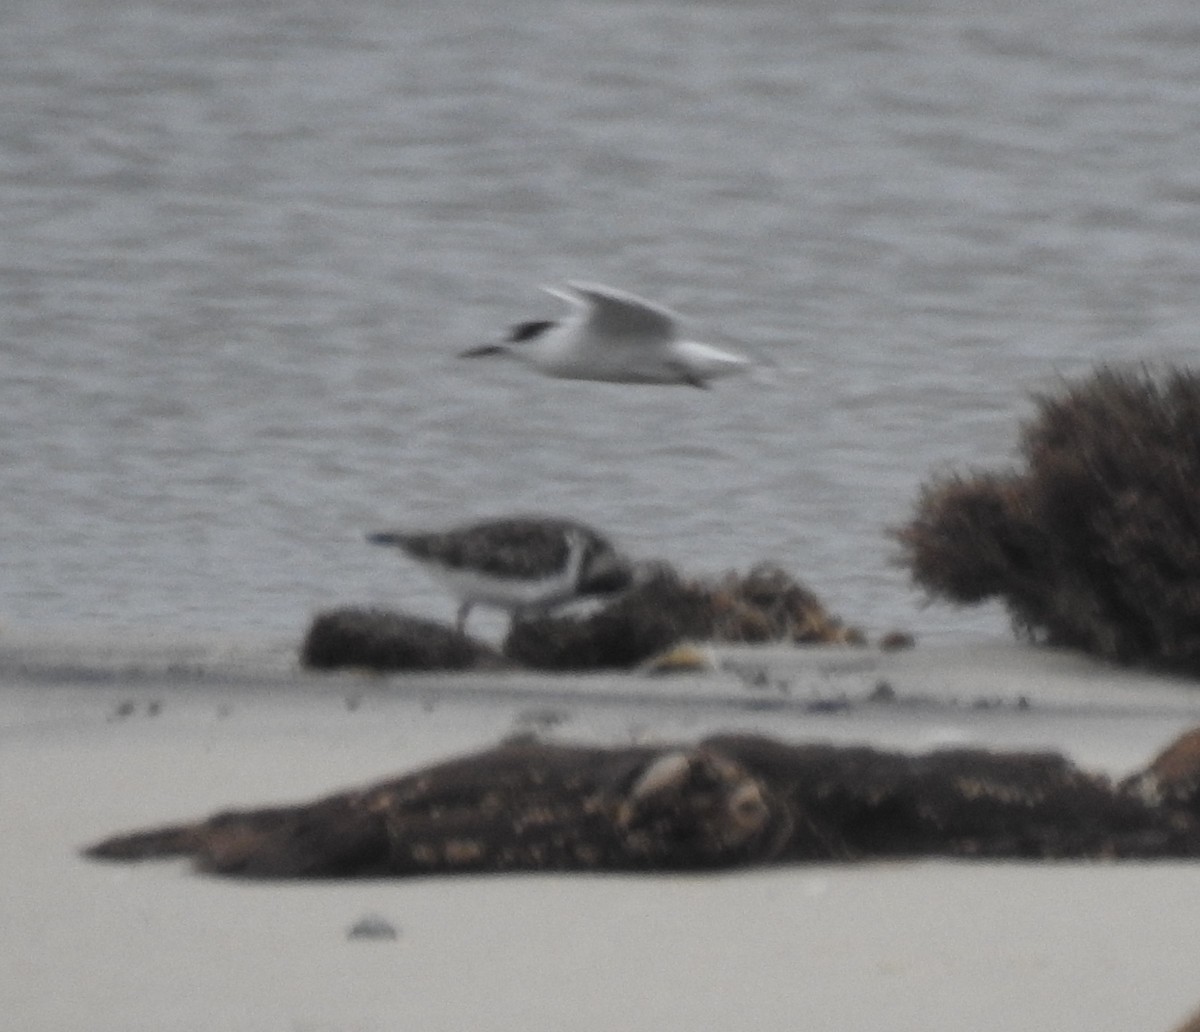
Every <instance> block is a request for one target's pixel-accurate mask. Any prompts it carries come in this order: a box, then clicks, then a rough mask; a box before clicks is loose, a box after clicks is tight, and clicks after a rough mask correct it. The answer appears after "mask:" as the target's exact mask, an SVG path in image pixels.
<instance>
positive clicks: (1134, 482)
mask: <svg viewBox="0 0 1200 1032" xmlns="http://www.w3.org/2000/svg"><path fill="white" fill-rule="evenodd" d="M1034 400H1035V403H1036V406H1037V410H1036V413H1035V416H1034V417H1033V418H1032V419H1031V420H1029V421H1028V422H1027V423H1026V424H1024V425H1023V426H1022V428H1021V434H1020V454H1021V456H1022V457H1023V459H1024V463H1025V468H1024V469H1014V470H1007V471H1001V472H981V473H973V474H970V475H965V476H964V475H948V476H944V477H940V478H937V479H935V480H933V481H932V482H930V483H928V484H926V485H925V486H924V487H923V489H922V491H921V495H920V498H919V500H918V503H917V507H916V513H915V515H914V517H913V519H912V520H911V521H910V522H909V523H908V524H906V525H905V526H903V527H900V528H898V529H897V530H895V531H893V536H894V537H895V538H896V539H897V540H898V541H899V543H900V545H901V547H902V550H903V552H902V557H901V559H902V562H904V563H905V564H906V565H907V566H908V568H909V570H910V572H911V575H912V579H913V581H914V582H915V583H916V584H918V585H920V586H921V587H923V588H924V589H925V590H926V591H928V592H929V593H930V595H932V596H934V597H942V598H945V599H948V600H950V601H953V602H958V603H967V604H969V603H976V602H980V601H983V600H985V599H989V598H999V599H1001V600H1003V602H1004V603H1005V605H1006V606H1007V608H1008V610H1009V613H1010V614H1011V616H1012V619H1013V623H1014V626H1015V627H1016V629H1017V630H1018V631H1019V632H1021V633H1025V634H1027V635H1028V636H1030V637H1031V638H1033V639H1034V640H1039V641H1045V642H1047V643H1049V644H1054V645H1064V646H1069V647H1073V648H1078V649H1082V650H1083V651H1085V652H1088V653H1091V654H1093V655H1097V656H1100V657H1103V658H1105V659H1109V660H1113V661H1116V662H1119V663H1126V664H1146V665H1154V666H1159V667H1165V668H1170V669H1175V670H1180V671H1186V672H1189V673H1192V674H1200V376H1198V375H1197V374H1196V373H1193V372H1190V371H1188V370H1184V369H1178V368H1173V369H1170V370H1168V371H1166V372H1165V373H1163V374H1161V375H1158V376H1154V375H1151V374H1150V373H1149V372H1148V371H1146V370H1144V369H1142V370H1138V371H1122V370H1117V369H1113V368H1108V367H1104V368H1101V369H1100V370H1098V371H1097V372H1096V373H1095V374H1094V375H1092V376H1091V377H1089V378H1087V379H1085V380H1082V381H1079V382H1077V383H1074V384H1069V385H1067V388H1066V390H1065V391H1063V392H1062V393H1061V394H1057V395H1038V396H1036V397H1035V399H1034Z"/></svg>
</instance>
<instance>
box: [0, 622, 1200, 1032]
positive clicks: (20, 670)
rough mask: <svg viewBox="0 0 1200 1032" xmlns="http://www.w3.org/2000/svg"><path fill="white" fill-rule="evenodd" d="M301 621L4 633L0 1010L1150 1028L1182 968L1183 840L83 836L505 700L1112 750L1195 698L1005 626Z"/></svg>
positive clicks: (779, 728)
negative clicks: (623, 856)
mask: <svg viewBox="0 0 1200 1032" xmlns="http://www.w3.org/2000/svg"><path fill="white" fill-rule="evenodd" d="M294 646H295V643H294V642H291V641H285V640H250V639H246V640H235V639H232V638H229V637H220V636H210V637H204V636H187V635H176V636H143V637H135V636H130V635H128V634H126V633H122V632H119V631H117V630H112V629H109V630H81V629H79V628H67V629H62V628H55V629H21V628H5V629H3V631H2V632H0V736H2V740H3V748H0V785H3V786H4V790H3V792H0V821H2V822H3V823H2V826H3V827H4V828H5V829H6V835H5V848H4V850H3V853H2V854H0V855H2V856H3V857H4V863H5V865H6V868H7V870H6V873H7V875H8V877H7V878H6V879H5V887H4V889H3V890H2V891H0V921H2V923H3V927H4V928H5V933H6V934H5V935H4V936H3V937H2V938H0V971H2V972H4V974H3V975H2V976H0V978H2V980H3V982H4V989H5V991H4V999H5V1004H6V1007H5V1012H6V1022H8V1023H10V1024H11V1027H13V1028H21V1029H26V1030H41V1029H45V1030H51V1029H53V1030H56V1032H57V1030H62V1029H85V1028H86V1029H92V1030H113V1032H116V1030H122V1032H124V1030H140V1029H145V1030H151V1029H153V1030H175V1029H179V1030H183V1029H188V1030H191V1029H196V1030H208V1029H212V1030H218V1029H220V1030H226V1029H231V1030H242V1029H244V1030H247V1032H249V1030H255V1032H261V1030H270V1029H280V1030H321V1032H327V1030H328V1032H343V1030H344V1032H365V1030H376V1029H378V1030H385V1029H386V1030H390V1029H396V1028H413V1029H422V1030H433V1029H445V1030H448V1032H449V1030H459V1029H473V1030H493V1029H494V1030H497V1032H498V1030H501V1029H504V1030H508V1029H515V1028H519V1029H522V1030H523V1032H539V1030H546V1032H551V1030H553V1032H560V1030H562V1029H564V1028H572V1029H575V1030H582V1032H591V1030H596V1032H601V1030H605V1032H607V1030H612V1029H621V1030H622V1032H640V1030H643V1029H645V1030H647V1032H649V1030H654V1032H665V1030H670V1029H674V1028H687V1029H689V1032H690V1030H696V1029H701V1030H703V1029H712V1030H714V1032H715V1030H718V1029H720V1030H730V1029H755V1030H774V1029H779V1030H781V1032H782V1030H789V1032H791V1030H794V1029H796V1028H821V1029H831V1030H833V1029H843V1030H846V1032H851V1030H859V1029H872V1030H878V1032H885V1030H886V1032H903V1030H910V1029H911V1030H913V1032H917V1030H921V1032H940V1030H947V1032H949V1030H952V1029H953V1030H967V1029H969V1030H971V1032H990V1030H995V1032H1001V1030H1003V1032H1015V1030H1025V1029H1027V1030H1030V1032H1033V1030H1035V1029H1036V1030H1038V1032H1042V1030H1044V1029H1046V1028H1054V1029H1056V1030H1062V1032H1071V1030H1079V1032H1084V1030H1086V1032H1106V1030H1111V1032H1130V1030H1134V1029H1139V1030H1140V1029H1147V1030H1154V1032H1157V1030H1163V1032H1165V1030H1166V1029H1168V1028H1170V1027H1172V1025H1173V1023H1178V1022H1179V1021H1181V1020H1182V1019H1183V1018H1184V1017H1185V1016H1186V1015H1187V1013H1188V1012H1189V1011H1190V1010H1191V1009H1193V1008H1194V1006H1195V1004H1196V1002H1197V1000H1198V998H1200V982H1197V980H1196V968H1195V957H1196V956H1197V955H1200V894H1198V893H1196V891H1195V881H1196V875H1197V872H1196V869H1195V865H1194V864H1186V863H1152V864H1147V863H1135V864H1112V863H1100V862H1095V863H1064V864H973V863H950V862H942V861H919V862H904V863H873V864H860V865H844V866H837V865H816V866H806V867H792V868H777V869H772V870H767V871H754V872H738V873H728V874H717V875H700V876H692V875H689V876H678V875H670V876H651V877H645V876H626V875H604V876H576V875H570V876H567V875H550V876H542V875H536V876H531V875H520V876H512V877H494V876H491V877H464V878H431V879H418V880H412V881H382V880H381V881H365V882H334V883H311V882H310V883H296V884H291V883H274V884H269V883H268V884H261V883H259V884H249V883H241V882H236V881H227V880H221V879H215V878H209V877H203V876H199V875H196V874H194V873H193V872H192V871H191V870H190V869H189V868H188V866H187V865H186V863H182V862H177V861H169V862H163V863H149V864H143V865H129V866H127V865H111V864H103V863H96V862H89V861H85V860H83V859H81V858H80V857H79V856H78V854H77V852H76V851H77V849H78V847H79V846H81V845H83V844H85V843H88V842H91V841H93V840H95V839H98V838H100V837H102V836H104V835H107V834H110V833H112V832H115V831H119V830H123V829H128V828H135V827H142V826H146V825H152V824H155V823H159V822H164V821H172V820H178V819H184V818H193V817H199V816H203V815H205V814H207V813H209V812H211V811H213V810H216V809H220V808H223V807H227V806H235V805H248V804H253V805H258V804H265V803H268V802H271V801H274V800H278V801H291V800H295V799H304V798H307V797H310V796H313V795H316V794H320V793H325V792H328V791H332V790H334V789H337V788H340V787H345V786H350V785H354V784H356V783H360V782H368V781H373V780H376V779H378V778H380V777H382V776H384V775H387V774H389V773H393V772H397V771H400V770H404V769H408V768H411V767H414V766H417V765H419V764H423V763H426V762H429V761H432V760H436V759H441V758H444V757H447V756H450V755H452V754H454V753H458V752H462V751H466V750H470V749H477V748H480V747H483V746H486V745H490V744H493V743H494V742H496V741H497V740H498V739H499V738H501V737H503V736H505V735H508V734H511V733H513V732H518V731H533V732H536V733H538V734H541V735H543V736H545V737H547V738H550V739H553V740H563V741H589V742H599V743H608V744H616V743H625V742H629V741H658V740H671V739H680V738H683V739H693V738H698V737H700V736H702V735H705V734H708V733H711V732H713V731H716V730H718V729H725V730H728V729H734V728H737V729H752V730H757V731H763V732H766V733H769V734H773V735H776V736H778V737H781V738H786V739H790V740H795V741H803V740H808V741H815V740H823V741H837V742H867V743H871V744H876V745H881V746H887V747H891V748H905V749H913V750H923V749H929V748H934V747H937V746H940V745H959V744H969V745H990V746H995V747H997V748H1027V747H1037V748H1047V747H1048V748H1055V749H1060V750H1062V751H1064V752H1066V753H1068V754H1069V755H1070V756H1071V757H1072V758H1073V759H1075V760H1076V761H1077V762H1079V763H1080V764H1082V765H1084V766H1088V767H1090V768H1093V769H1097V770H1103V771H1107V772H1109V773H1111V774H1112V775H1114V776H1120V775H1123V774H1126V773H1128V772H1129V771H1131V770H1133V769H1135V768H1137V767H1138V766H1140V765H1141V764H1143V763H1144V762H1145V761H1146V760H1147V759H1149V758H1150V756H1151V755H1153V753H1154V752H1155V751H1156V750H1158V749H1159V748H1160V747H1162V746H1163V745H1165V744H1166V743H1167V742H1168V741H1169V740H1170V739H1171V738H1172V737H1173V736H1174V735H1175V734H1177V733H1178V732H1179V731H1181V730H1183V729H1185V728H1188V727H1191V726H1195V725H1200V687H1198V686H1197V685H1195V684H1194V683H1193V682H1188V681H1184V680H1176V679H1172V678H1165V677H1156V676H1152V675H1145V674H1140V673H1131V672H1129V671H1122V670H1114V669H1112V668H1109V667H1105V666H1102V665H1098V664H1094V663H1091V662H1089V661H1087V660H1085V659H1081V658H1079V657H1075V656H1072V655H1069V654H1060V653H1054V652H1048V651H1043V650H1033V649H1029V648H1025V647H1022V646H1020V645H1017V644H1015V643H1007V642H999V643H994V644H983V645H971V646H963V647H953V648H949V647H941V646H939V647H936V648H935V647H929V648H926V647H922V646H920V645H918V647H917V648H916V649H914V650H911V651H907V652H900V653H892V654H882V653H879V652H877V651H874V650H870V649H840V648H820V649H807V650H795V649H783V648H779V649H777V648H770V649H722V650H720V651H719V653H718V656H717V660H718V665H719V666H722V667H723V668H724V669H719V670H717V671H716V672H713V673H710V674H688V675H681V676H676V677H670V678H661V677H660V678H649V677H643V676H640V675H624V674H612V675H610V674H605V675H592V676H583V677H576V676H571V677H563V676H559V675H544V676H543V675H525V674H505V675H500V676H497V675H490V674H489V675H459V674H454V675H394V676H389V677H378V676H375V675H368V674H360V673H345V674H336V675H315V674H309V673H305V672H302V671H300V670H299V669H298V668H297V666H296V663H295V659H294ZM364 919H370V920H366V921H365V925H364V927H365V929H366V932H367V933H370V932H371V931H372V930H373V931H374V933H375V934H374V935H371V934H359V935H355V934H353V929H354V928H355V927H356V926H357V925H360V924H363V923H364Z"/></svg>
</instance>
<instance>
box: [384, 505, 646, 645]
mask: <svg viewBox="0 0 1200 1032" xmlns="http://www.w3.org/2000/svg"><path fill="white" fill-rule="evenodd" d="M367 540H368V541H370V542H371V543H372V544H376V545H391V546H394V547H395V548H399V549H400V550H401V551H402V552H403V553H404V554H405V555H407V556H408V557H409V558H410V559H412V560H413V561H415V562H417V563H419V564H420V565H421V566H423V567H424V568H425V570H426V572H427V573H429V574H430V575H431V576H433V577H434V578H435V579H436V580H438V581H440V582H441V583H442V585H443V586H444V587H446V589H447V590H448V591H449V592H450V593H451V594H452V595H454V596H455V597H457V598H458V599H459V601H460V603H461V604H460V605H459V609H458V629H459V630H462V629H463V627H464V626H465V624H466V621H467V614H468V613H469V612H470V611H471V607H472V606H474V605H487V606H495V607H496V608H498V609H505V610H508V612H509V613H511V614H512V616H513V618H514V619H520V618H521V617H523V616H526V615H537V614H542V613H546V612H549V611H550V610H552V609H554V608H556V607H557V606H561V605H564V604H565V603H567V602H572V601H574V600H575V599H579V598H587V597H589V596H593V595H607V594H613V593H615V592H619V591H622V590H624V589H625V588H627V587H628V586H629V584H630V583H631V581H632V576H633V573H632V567H631V564H630V563H629V562H628V561H627V560H626V559H625V558H624V557H623V556H621V555H620V554H619V553H618V552H617V551H616V550H615V549H614V548H613V546H612V545H611V544H609V542H608V541H607V540H605V538H604V537H602V536H601V535H600V534H599V533H597V532H596V531H595V530H593V529H592V528H591V527H588V526H586V525H584V524H582V523H577V522H575V521H574V520H565V519H555V518H550V517H536V516H513V517H508V518H505V519H496V520H486V521H484V522H482V523H472V524H469V525H467V526H462V527H456V528H454V529H452V530H445V531H427V532H416V533H409V532H406V531H395V530H393V531H381V532H379V533H375V534H368V535H367Z"/></svg>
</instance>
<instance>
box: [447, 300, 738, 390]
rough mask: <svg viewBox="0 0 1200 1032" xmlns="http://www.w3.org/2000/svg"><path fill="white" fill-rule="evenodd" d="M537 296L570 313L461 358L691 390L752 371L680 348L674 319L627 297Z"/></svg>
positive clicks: (714, 354)
mask: <svg viewBox="0 0 1200 1032" xmlns="http://www.w3.org/2000/svg"><path fill="white" fill-rule="evenodd" d="M543 289H544V290H546V291H547V292H548V293H551V294H553V295H554V296H555V297H558V298H562V300H564V301H566V302H567V303H568V304H570V305H571V306H572V307H573V308H574V309H575V310H574V311H573V312H571V313H570V314H569V315H568V316H566V318H564V319H559V320H553V319H539V320H534V321H530V322H523V323H518V324H517V325H516V326H514V327H512V329H511V330H510V331H509V333H508V336H507V338H506V339H505V340H504V341H503V342H500V343H492V344H484V345H481V346H479V347H474V348H470V349H469V350H467V351H464V352H462V357H464V358H476V357H480V356H483V355H513V356H514V357H516V358H519V359H521V360H523V361H525V362H528V363H529V364H530V365H532V366H534V367H535V368H536V369H538V370H539V371H540V372H542V373H545V374H546V375H547V376H557V377H561V378H563V379H568V380H604V381H607V382H610V383H661V384H689V385H690V386H692V387H707V386H708V381H709V380H713V379H716V378H717V377H719V376H728V375H730V374H731V373H740V372H745V371H746V370H748V369H749V368H750V366H751V363H750V360H749V359H746V358H743V357H742V356H741V355H735V354H733V353H732V352H729V351H722V350H721V349H720V348H715V347H713V346H712V345H711V344H701V343H700V342H699V341H695V340H687V339H686V338H684V337H683V336H682V335H681V333H680V327H679V322H680V320H679V316H677V315H676V314H675V313H674V312H672V311H671V310H670V309H668V308H664V307H663V306H662V305H656V304H654V303H653V302H651V301H645V300H643V299H642V298H640V297H636V296H634V295H633V294H627V293H625V292H624V291H621V290H614V289H613V288H612V287H605V286H601V285H600V284H598V283H577V282H571V283H568V284H567V286H566V287H565V288H558V287H545V288H543Z"/></svg>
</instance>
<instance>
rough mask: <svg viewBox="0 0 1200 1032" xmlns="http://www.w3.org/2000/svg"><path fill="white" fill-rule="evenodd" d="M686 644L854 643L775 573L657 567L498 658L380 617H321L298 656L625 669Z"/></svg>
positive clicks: (308, 661)
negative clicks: (707, 575) (697, 574)
mask: <svg viewBox="0 0 1200 1032" xmlns="http://www.w3.org/2000/svg"><path fill="white" fill-rule="evenodd" d="M687 641H704V642H710V641H711V642H759V643H762V642H788V643H792V644H816V643H837V644H862V643H864V641H865V639H864V637H863V635H862V634H861V632H859V631H858V630H856V629H854V628H851V627H846V626H845V625H843V624H842V622H841V621H840V620H838V619H837V618H836V617H834V616H832V615H830V613H829V612H828V611H827V610H826V609H825V607H824V606H823V605H822V604H821V602H820V600H819V599H818V598H817V596H816V595H815V594H813V593H812V592H811V591H810V590H809V589H808V588H806V587H804V586H803V585H802V584H801V583H800V582H799V581H797V580H796V579H795V578H794V577H792V576H791V575H790V574H788V573H786V572H785V571H784V570H782V569H780V568H779V567H777V566H774V565H770V564H761V565H759V566H756V567H754V568H753V569H752V570H751V571H750V572H749V573H748V574H745V575H738V574H735V573H729V574H726V575H725V576H724V577H722V578H719V579H718V580H716V581H712V582H709V581H701V580H692V579H687V578H685V577H683V576H681V575H680V574H679V573H677V572H676V571H675V570H674V569H672V568H671V567H670V566H668V565H667V564H665V563H656V564H654V565H653V566H652V567H648V568H647V571H646V572H645V574H644V575H643V577H642V578H641V579H640V581H639V583H638V584H637V585H636V586H635V587H633V588H631V589H630V590H629V591H626V592H625V593H623V594H621V595H620V596H618V597H617V598H616V599H614V600H613V601H611V602H609V603H607V604H605V605H603V606H601V607H599V608H597V609H595V610H594V611H591V612H589V613H586V614H584V615H562V616H545V617H540V618H535V619H525V620H516V621H514V622H513V624H512V626H511V628H510V630H509V633H508V636H507V637H506V639H505V641H504V643H503V646H502V648H501V650H500V652H496V650H494V649H492V648H491V647H490V646H488V645H486V644H485V643H483V642H480V641H478V640H477V639H474V638H471V637H468V636H467V635H465V634H462V633H461V632H459V631H456V630H454V629H453V628H452V627H449V626H447V625H445V624H440V623H437V622H436V621H432V620H424V619H420V618H418V617H412V616H407V615H404V614H400V613H393V612H390V611H388V610H384V609H377V608H360V607H344V608H341V609H336V610H332V611H329V612H324V613H320V614H318V615H317V617H316V618H315V619H314V620H313V622H312V624H311V625H310V627H309V630H308V633H307V635H306V636H305V640H304V643H303V645H302V647H301V661H302V662H303V663H304V664H305V665H306V666H308V667H310V668H313V669H321V670H330V669H337V668H341V667H364V668H368V669H374V670H469V669H496V668H498V667H503V666H505V665H507V666H509V667H513V668H523V669H530V670H557V671H583V670H628V669H633V668H635V667H637V666H638V665H640V664H642V663H644V662H645V661H647V660H648V659H650V658H652V657H654V656H656V655H658V654H660V653H662V652H664V651H666V650H667V649H669V648H671V647H672V646H674V645H676V644H678V643H680V642H687Z"/></svg>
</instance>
